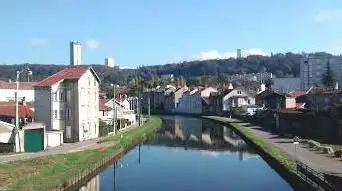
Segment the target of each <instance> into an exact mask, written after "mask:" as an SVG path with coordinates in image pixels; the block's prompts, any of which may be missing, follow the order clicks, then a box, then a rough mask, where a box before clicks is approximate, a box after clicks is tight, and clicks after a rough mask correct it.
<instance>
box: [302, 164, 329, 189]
mask: <svg viewBox="0 0 342 191" xmlns="http://www.w3.org/2000/svg"><path fill="white" fill-rule="evenodd" d="M296 163H297V174H298V175H299V176H300V177H301V178H302V179H303V180H304V181H306V182H307V183H308V184H310V185H311V186H313V187H314V188H315V189H317V190H326V191H328V190H329V191H330V190H332V191H333V190H334V187H333V185H332V184H330V183H329V182H328V180H326V179H325V177H324V174H323V173H321V172H318V171H316V170H314V169H312V168H310V167H309V166H308V165H306V164H304V163H302V162H300V161H296Z"/></svg>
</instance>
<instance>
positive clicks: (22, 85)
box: [0, 81, 37, 90]
mask: <svg viewBox="0 0 342 191" xmlns="http://www.w3.org/2000/svg"><path fill="white" fill-rule="evenodd" d="M36 84H37V82H19V89H21V90H34V85H36ZM16 88H17V83H16V82H6V81H0V89H12V90H15V89H16Z"/></svg>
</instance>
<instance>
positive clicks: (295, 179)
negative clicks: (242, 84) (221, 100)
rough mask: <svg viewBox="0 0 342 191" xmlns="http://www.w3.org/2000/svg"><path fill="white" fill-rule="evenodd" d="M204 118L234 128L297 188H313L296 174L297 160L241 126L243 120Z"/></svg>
mask: <svg viewBox="0 0 342 191" xmlns="http://www.w3.org/2000/svg"><path fill="white" fill-rule="evenodd" d="M202 118H203V119H208V120H212V121H215V122H218V123H221V124H223V125H227V126H229V127H231V128H233V129H234V130H235V131H236V133H237V134H238V135H239V136H240V137H242V138H243V139H244V140H245V141H246V142H247V143H249V144H250V145H251V146H253V147H254V148H255V149H256V150H258V151H259V153H260V155H261V156H262V157H263V158H264V160H266V161H267V162H268V163H269V164H270V166H271V167H272V168H274V169H275V170H276V171H277V172H278V173H279V174H280V175H281V176H282V177H283V178H284V179H285V180H287V181H288V182H289V183H290V184H291V185H292V186H293V187H294V188H295V189H298V190H312V189H313V188H312V187H311V186H310V185H308V184H307V183H306V182H305V181H304V180H302V179H301V177H299V176H298V175H297V174H296V171H295V170H296V162H295V160H293V159H292V158H291V157H290V156H289V155H288V154H287V153H285V152H282V151H281V150H280V149H279V148H277V147H276V146H274V145H273V144H272V143H270V142H269V141H268V140H266V139H264V138H262V137H260V136H258V135H255V134H254V133H253V132H252V131H251V130H249V129H247V128H244V127H241V126H240V125H239V123H241V121H235V122H234V121H230V119H229V118H226V117H217V116H203V117H202Z"/></svg>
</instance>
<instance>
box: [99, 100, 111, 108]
mask: <svg viewBox="0 0 342 191" xmlns="http://www.w3.org/2000/svg"><path fill="white" fill-rule="evenodd" d="M108 101H109V100H108V99H99V111H110V110H111V108H110V107H108V106H106V105H105V104H106V103H107V102H108Z"/></svg>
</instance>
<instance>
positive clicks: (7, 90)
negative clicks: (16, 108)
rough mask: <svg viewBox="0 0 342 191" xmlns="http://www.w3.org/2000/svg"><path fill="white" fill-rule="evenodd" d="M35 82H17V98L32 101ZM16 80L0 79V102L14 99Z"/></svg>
mask: <svg viewBox="0 0 342 191" xmlns="http://www.w3.org/2000/svg"><path fill="white" fill-rule="evenodd" d="M35 84H36V82H19V92H18V95H19V96H18V97H19V100H25V101H26V102H34V85H35ZM16 90H17V84H16V82H11V81H9V82H6V81H0V92H1V93H0V102H11V101H13V102H14V101H15V92H16Z"/></svg>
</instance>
